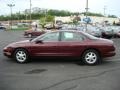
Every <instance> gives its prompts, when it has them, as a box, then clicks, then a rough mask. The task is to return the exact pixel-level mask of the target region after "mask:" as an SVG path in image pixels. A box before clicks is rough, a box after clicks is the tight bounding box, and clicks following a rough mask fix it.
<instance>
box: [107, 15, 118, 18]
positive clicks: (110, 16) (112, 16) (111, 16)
mask: <svg viewBox="0 0 120 90" xmlns="http://www.w3.org/2000/svg"><path fill="white" fill-rule="evenodd" d="M108 17H109V18H117V16H115V15H108Z"/></svg>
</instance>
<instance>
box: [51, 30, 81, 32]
mask: <svg viewBox="0 0 120 90" xmlns="http://www.w3.org/2000/svg"><path fill="white" fill-rule="evenodd" d="M52 32H82V31H77V30H56V31H52Z"/></svg>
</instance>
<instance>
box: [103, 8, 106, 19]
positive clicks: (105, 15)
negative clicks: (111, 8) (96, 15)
mask: <svg viewBox="0 0 120 90" xmlns="http://www.w3.org/2000/svg"><path fill="white" fill-rule="evenodd" d="M103 9H104V17H106V9H107V8H106V6H104V8H103Z"/></svg>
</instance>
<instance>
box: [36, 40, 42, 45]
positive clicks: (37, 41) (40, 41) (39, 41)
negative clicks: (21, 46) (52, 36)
mask: <svg viewBox="0 0 120 90" xmlns="http://www.w3.org/2000/svg"><path fill="white" fill-rule="evenodd" d="M35 43H36V44H39V43H43V41H42V40H36V41H35Z"/></svg>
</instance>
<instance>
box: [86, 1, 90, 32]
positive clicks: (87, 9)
mask: <svg viewBox="0 0 120 90" xmlns="http://www.w3.org/2000/svg"><path fill="white" fill-rule="evenodd" d="M85 9H86V19H87V18H88V9H89V8H88V0H86V8H85ZM86 31H87V22H86Z"/></svg>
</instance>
